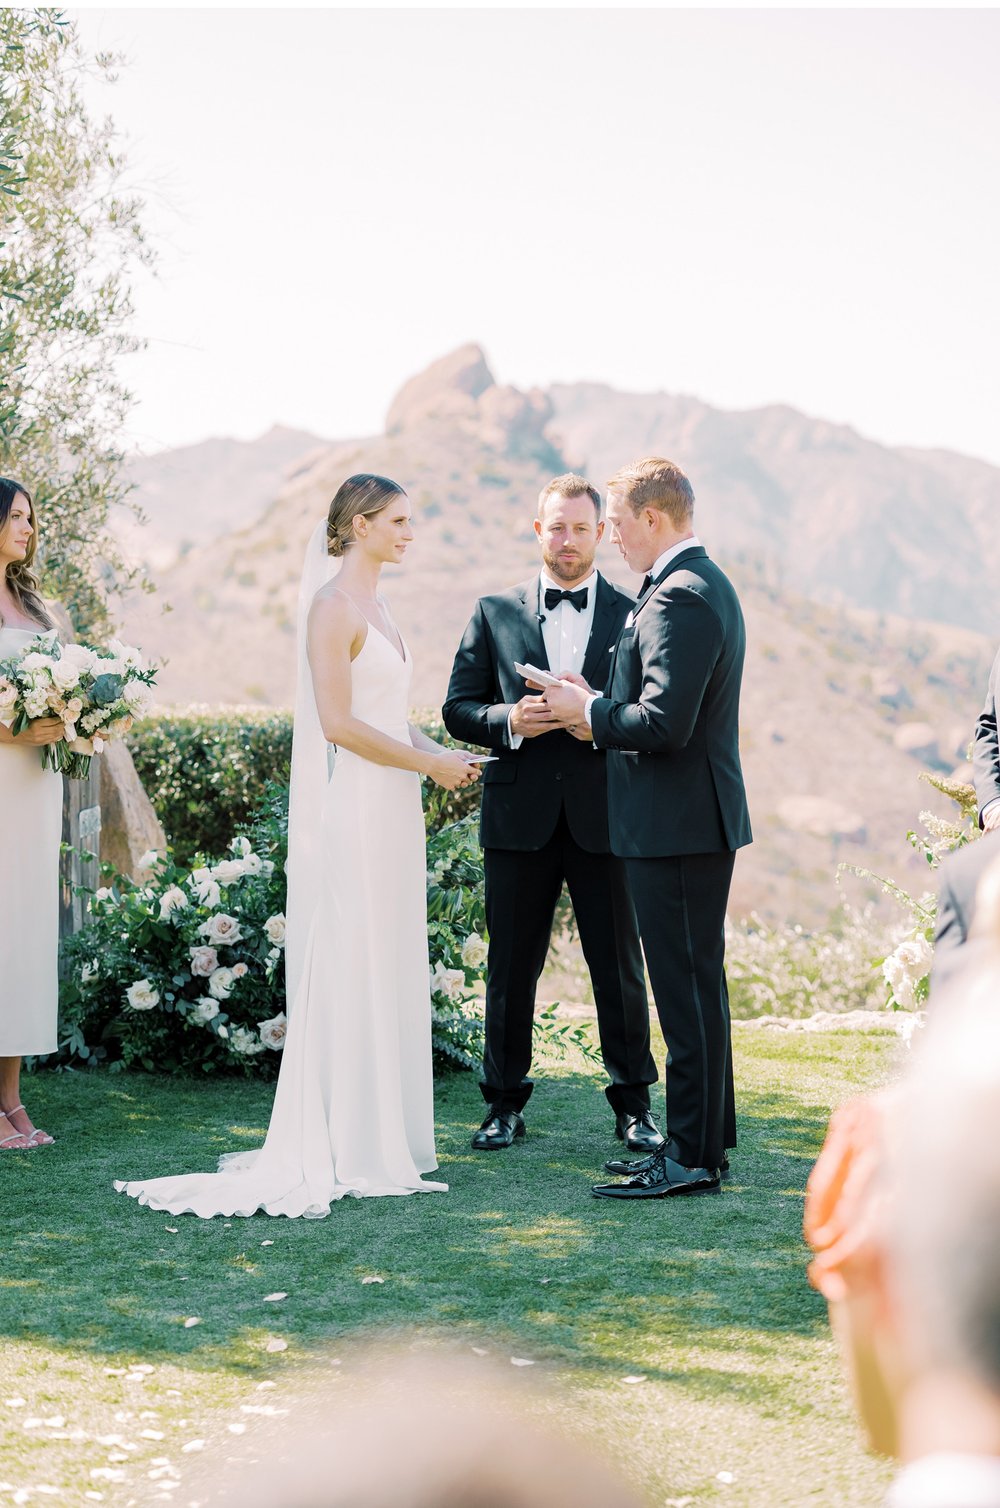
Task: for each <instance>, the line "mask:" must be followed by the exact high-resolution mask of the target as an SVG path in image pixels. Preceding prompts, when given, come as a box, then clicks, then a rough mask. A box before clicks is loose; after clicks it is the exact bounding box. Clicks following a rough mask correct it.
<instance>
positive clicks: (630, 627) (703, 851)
mask: <svg viewBox="0 0 1000 1508" xmlns="http://www.w3.org/2000/svg"><path fill="white" fill-rule="evenodd" d="M607 511H608V521H609V523H610V525H611V537H612V539H613V540H614V541H615V543H616V544H617V545H618V547H619V549H620V550H621V551H622V553H623V555H624V556H625V559H626V560H627V561H628V564H629V565H630V566H631V567H632V569H633V570H636V571H639V570H642V571H646V572H648V574H647V576H646V579H645V581H644V582H643V584H642V588H641V589H640V592H639V597H638V600H637V602H636V605H635V608H634V609H633V611H632V612H631V613H630V614H629V617H628V618H627V619H626V622H625V625H624V627H623V629H622V633H621V637H620V639H619V641H618V644H617V646H616V649H615V653H614V656H613V659H612V670H611V682H610V686H609V690H608V693H607V695H601V694H599V693H597V692H595V691H592V690H591V689H590V688H589V687H587V686H581V685H580V684H569V683H566V684H562V685H560V686H558V687H554V688H553V687H550V688H547V689H546V692H545V701H546V703H547V705H548V707H549V709H550V710H551V711H552V712H553V713H554V714H555V715H556V717H557V718H558V719H559V720H560V722H562V723H563V725H564V726H566V727H568V728H573V729H575V731H576V734H577V736H578V737H582V738H589V737H593V740H594V742H595V744H596V745H597V747H598V748H603V749H607V750H608V797H609V816H610V828H611V846H612V849H613V851H614V852H615V853H616V854H619V855H621V856H622V858H624V860H625V865H626V869H627V872H628V879H629V888H630V890H631V892H632V896H633V899H634V901H635V906H636V912H637V915H638V919H639V932H640V935H641V938H642V946H643V951H644V953H645V955H646V965H647V968H648V970H649V978H650V982H651V984H652V988H653V997H654V999H655V1002H656V1009H657V1012H658V1014H659V1018H660V1025H661V1027H662V1028H663V1034H664V1037H665V1038H666V1041H667V1043H668V1044H669V1057H668V1064H669V1071H668V1076H667V1122H666V1135H667V1139H666V1142H665V1144H664V1146H662V1147H660V1148H659V1149H657V1151H655V1152H654V1153H653V1154H651V1155H650V1156H649V1157H647V1158H645V1159H641V1160H640V1161H638V1162H636V1163H633V1164H632V1165H631V1166H629V1165H628V1164H620V1163H619V1164H612V1165H611V1166H610V1168H609V1171H624V1172H625V1173H626V1177H625V1178H624V1179H623V1180H622V1181H621V1182H616V1183H602V1184H596V1185H595V1186H594V1193H595V1194H597V1195H599V1196H602V1197H609V1198H621V1199H648V1198H662V1197H665V1196H668V1195H677V1194H702V1193H715V1192H717V1191H718V1189H719V1180H720V1176H721V1173H722V1172H723V1171H725V1170H726V1169H727V1168H728V1163H727V1159H726V1155H725V1154H726V1150H727V1148H729V1147H732V1146H735V1142H736V1126H735V1113H734V1104H733V1094H732V1045H731V1040H730V1023H729V997H728V992H727V989H726V977H725V966H724V965H725V942H724V930H723V929H724V923H725V915H726V904H727V902H728V899H729V888H730V883H731V880H732V874H733V864H734V860H735V854H736V850H737V849H739V848H742V847H743V846H744V845H745V844H747V843H749V842H750V841H751V833H750V819H749V813H748V810H747V801H746V792H745V789H744V785H743V774H742V770H741V767H740V755H739V727H738V719H739V699H740V685H741V680H742V675H743V661H744V656H745V651H746V633H745V628H744V623H743V614H742V611H741V609H740V604H739V600H738V598H737V595H736V592H735V590H734V589H733V586H732V584H731V583H730V581H729V580H728V578H727V577H726V576H725V575H724V574H723V572H722V571H721V570H720V569H719V567H718V566H717V565H715V563H714V562H713V561H711V560H710V559H709V557H708V554H707V552H706V551H705V549H704V547H703V546H702V544H701V543H700V541H699V540H698V538H697V536H696V535H695V533H694V529H693V521H694V493H693V491H692V488H691V484H690V482H689V481H688V479H687V477H686V476H685V475H684V473H683V472H682V471H681V470H680V469H679V467H677V466H675V465H674V464H673V463H672V462H670V461H667V460H664V459H662V458H660V457H649V458H647V459H645V460H642V461H637V462H636V463H635V464H634V465H632V466H627V467H625V468H624V469H623V470H621V471H619V472H618V473H617V474H616V475H615V476H614V477H612V479H611V481H610V482H609V483H608V510H607Z"/></svg>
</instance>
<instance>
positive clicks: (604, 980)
mask: <svg viewBox="0 0 1000 1508" xmlns="http://www.w3.org/2000/svg"><path fill="white" fill-rule="evenodd" d="M594 589H595V591H596V602H595V605H594V618H593V624H592V626H591V632H590V639H589V641H588V644H587V649H586V653H585V656H584V661H583V669H582V674H583V675H584V677H585V678H586V679H587V680H588V681H589V682H590V683H591V684H592V685H593V684H599V685H603V684H604V682H605V680H606V679H607V675H608V670H609V668H610V664H611V654H612V651H613V649H614V646H615V643H616V641H617V638H618V634H619V631H620V629H621V626H622V624H623V623H624V621H625V618H626V617H627V615H628V613H629V612H630V610H631V609H632V607H633V600H632V598H631V597H629V596H628V595H627V594H626V593H625V592H622V591H620V590H619V589H618V588H617V587H614V586H612V585H611V584H610V583H609V582H607V581H605V580H604V578H603V577H602V576H600V575H598V576H597V577H596V585H595V588H594ZM544 617H545V612H544V607H543V605H542V602H541V597H540V592H539V578H538V576H533V577H532V578H531V579H530V580H529V581H525V582H522V583H521V584H520V585H519V586H516V587H513V588H511V590H510V591H506V592H499V593H497V594H496V595H494V596H489V597H482V598H480V600H479V602H478V603H477V604H476V608H475V611H474V612H473V615H472V619H471V621H470V623H469V626H468V628H467V629H466V631H465V635H464V637H463V639H462V642H461V645H460V646H459V649H458V653H457V654H456V656H455V663H454V666H453V669H452V673H451V681H450V682H449V685H448V694H447V697H446V699H445V703H444V708H443V716H444V722H445V727H446V728H447V729H448V731H449V733H451V734H452V736H453V737H454V738H457V739H461V740H462V741H463V742H465V743H473V744H483V745H485V746H486V747H487V748H489V749H492V750H494V751H495V752H496V754H497V755H498V756H499V757H498V759H497V761H496V763H494V764H487V765H485V766H484V767H483V781H482V784H483V805H482V817H481V823H480V838H481V841H482V844H483V849H484V866H485V871H486V920H487V925H488V928H489V934H490V954H489V962H488V965H487V983H486V1057H485V1062H484V1065H483V1081H482V1090H483V1095H484V1097H485V1099H486V1100H487V1102H488V1103H489V1104H490V1105H491V1106H496V1107H498V1108H501V1109H504V1110H510V1109H513V1110H519V1109H521V1108H522V1106H523V1105H524V1103H525V1102H526V1100H527V1099H528V1096H529V1095H530V1093H531V1088H532V1086H531V1082H530V1080H528V1079H527V1077H526V1076H527V1073H528V1070H529V1068H530V1065H531V1030H532V1018H533V1014H534V1004H535V988H536V985H537V983H538V977H539V975H540V973H541V971H542V968H543V966H544V963H545V957H546V953H547V952H548V946H549V939H550V936H551V932H552V923H553V918H554V915H555V907H556V903H557V901H558V899H559V895H560V892H561V890H562V886H563V882H564V881H565V882H566V884H567V886H568V888H569V893H570V899H571V900H572V902H573V910H574V912H575V915H576V921H577V926H578V929H579V932H580V941H581V943H582V946H583V951H584V956H585V957H586V960H587V965H588V968H589V969H590V977H591V980H592V982H593V986H594V1000H595V1003H596V1006H597V1018H598V1027H599V1030H600V1037H601V1050H602V1053H603V1056H604V1063H605V1067H606V1068H607V1070H608V1073H609V1075H610V1077H611V1081H612V1082H611V1084H610V1085H609V1087H608V1089H607V1091H606V1093H607V1096H608V1099H609V1100H610V1102H611V1104H612V1106H613V1107H614V1109H615V1110H616V1112H630V1113H638V1112H639V1111H641V1110H643V1109H645V1108H648V1105H649V1089H648V1086H649V1084H651V1083H655V1081H656V1077H657V1074H656V1065H655V1063H654V1062H653V1059H652V1056H651V1054H650V1050H649V1007H648V1003H647V1000H646V988H645V980H644V976H643V967H642V954H641V950H640V945H639V937H638V932H637V929H636V921H635V913H634V909H633V906H632V902H631V899H630V897H629V894H628V888H627V883H626V878H625V871H624V866H623V864H622V863H621V861H620V860H618V859H616V858H614V857H613V856H612V854H611V850H610V843H609V837H608V800H607V784H606V758H605V755H604V754H603V753H601V752H599V751H598V750H595V748H594V747H593V745H592V744H590V743H584V742H581V741H580V740H579V739H577V738H573V737H572V735H571V734H569V733H566V732H564V731H563V730H562V729H556V730H554V731H552V732H549V733H543V734H541V735H540V736H538V737H537V738H526V739H525V740H524V742H523V743H522V744H521V745H520V747H519V748H517V749H512V748H511V746H510V741H509V738H508V733H507V726H508V717H509V714H510V710H511V707H512V706H513V705H514V704H515V703H516V702H518V701H520V700H521V698H522V697H523V696H525V695H526V694H527V691H528V688H527V686H526V685H525V682H524V680H523V679H522V678H521V676H519V675H518V674H517V672H516V671H515V669H514V663H515V661H520V662H521V663H529V664H533V665H538V666H540V667H542V668H550V669H555V670H559V669H560V668H561V667H559V666H553V667H550V666H549V662H548V657H547V655H546V650H545V642H544V638H543V635H542V622H543V621H544Z"/></svg>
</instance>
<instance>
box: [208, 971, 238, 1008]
mask: <svg viewBox="0 0 1000 1508" xmlns="http://www.w3.org/2000/svg"><path fill="white" fill-rule="evenodd" d="M232 991H233V971H232V969H216V970H214V972H213V973H211V974H210V975H209V976H208V993H209V994H210V995H214V996H215V998H216V1000H228V999H229V997H230V995H231V994H232Z"/></svg>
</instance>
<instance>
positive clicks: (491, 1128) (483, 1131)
mask: <svg viewBox="0 0 1000 1508" xmlns="http://www.w3.org/2000/svg"><path fill="white" fill-rule="evenodd" d="M523 1135H524V1116H523V1115H519V1114H518V1112H517V1111H516V1110H499V1111H495V1112H494V1111H491V1112H490V1114H489V1115H488V1116H487V1117H486V1119H485V1120H484V1121H483V1124H482V1125H481V1126H480V1128H479V1130H478V1131H477V1132H476V1134H475V1136H474V1137H473V1138H472V1145H473V1146H474V1147H475V1149H476V1151H477V1152H500V1151H502V1150H503V1148H504V1147H512V1146H513V1145H514V1143H515V1141H517V1139H518V1137H520V1136H523Z"/></svg>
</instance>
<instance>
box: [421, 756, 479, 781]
mask: <svg viewBox="0 0 1000 1508" xmlns="http://www.w3.org/2000/svg"><path fill="white" fill-rule="evenodd" d="M427 774H428V775H429V776H430V778H431V779H432V780H433V781H434V783H435V785H442V786H444V788H445V790H446V791H457V790H461V788H462V787H463V786H466V785H472V783H473V781H475V780H478V779H479V766H478V764H470V763H469V762H468V760H467V759H466V758H465V756H464V754H452V753H451V752H450V751H448V750H446V749H442V750H441V753H440V754H435V755H433V757H432V758H431V759H430V760H429V761H428V764H427Z"/></svg>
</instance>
